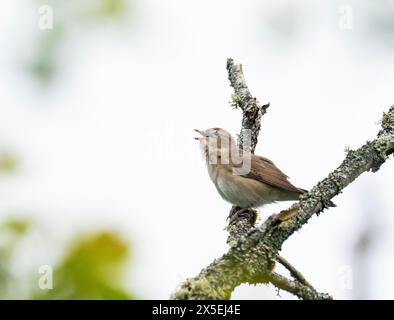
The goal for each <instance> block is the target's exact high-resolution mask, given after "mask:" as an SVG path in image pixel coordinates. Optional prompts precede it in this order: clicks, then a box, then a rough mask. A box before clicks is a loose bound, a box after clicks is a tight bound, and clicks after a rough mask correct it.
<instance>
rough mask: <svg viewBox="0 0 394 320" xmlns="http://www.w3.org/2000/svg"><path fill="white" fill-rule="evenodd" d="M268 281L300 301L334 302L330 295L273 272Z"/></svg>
mask: <svg viewBox="0 0 394 320" xmlns="http://www.w3.org/2000/svg"><path fill="white" fill-rule="evenodd" d="M268 279H269V281H270V282H271V283H272V284H273V285H274V286H275V287H277V288H278V289H282V290H285V291H287V292H290V293H292V294H294V295H295V296H297V297H299V298H300V299H304V300H332V297H331V296H330V295H329V294H327V293H320V292H317V291H316V290H315V289H314V288H313V287H311V286H306V285H305V284H303V283H301V282H299V281H297V280H289V279H287V278H285V277H284V276H282V275H280V274H278V273H276V272H271V273H270V274H269V276H268Z"/></svg>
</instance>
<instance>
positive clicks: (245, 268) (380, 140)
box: [171, 64, 394, 299]
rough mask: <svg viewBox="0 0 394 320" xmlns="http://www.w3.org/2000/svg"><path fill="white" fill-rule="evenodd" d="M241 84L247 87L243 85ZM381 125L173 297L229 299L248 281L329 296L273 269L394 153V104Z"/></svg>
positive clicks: (305, 296)
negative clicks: (297, 239)
mask: <svg viewBox="0 0 394 320" xmlns="http://www.w3.org/2000/svg"><path fill="white" fill-rule="evenodd" d="M230 65H231V64H230ZM241 70H242V69H241ZM236 83H238V82H236ZM240 88H241V89H242V90H245V88H244V87H242V86H240ZM241 89H240V90H241ZM242 92H244V91H242ZM381 126H382V128H381V130H380V131H379V133H378V135H377V137H376V138H375V139H374V140H372V141H368V142H366V143H365V144H364V145H363V146H362V147H360V148H359V149H357V150H355V151H349V152H348V153H347V155H346V158H345V160H344V161H343V162H342V164H341V165H340V166H339V167H338V168H337V169H335V170H334V171H333V172H331V173H330V174H329V175H328V176H327V177H326V178H325V179H323V180H322V181H320V182H318V183H317V184H316V186H314V187H313V188H312V189H311V191H309V192H308V193H306V194H305V195H303V196H301V200H300V201H299V202H298V203H297V204H295V205H293V206H292V207H291V208H290V209H289V210H286V218H283V215H281V214H279V215H272V216H270V217H269V218H268V219H267V220H266V221H265V222H264V223H263V224H262V225H261V226H259V227H257V228H253V229H251V230H249V231H248V232H247V234H246V235H245V236H241V237H239V239H238V240H237V241H236V243H235V244H234V245H232V246H231V247H230V249H229V250H228V252H227V253H226V254H224V255H223V256H222V257H220V258H218V259H216V260H215V261H213V262H212V263H211V264H210V265H209V266H208V267H206V268H204V269H203V270H202V271H201V272H200V274H199V275H197V276H196V277H194V278H190V279H187V280H186V281H185V282H184V283H183V284H181V285H180V287H179V288H178V289H177V290H176V291H175V292H174V293H173V294H172V296H171V298H172V299H229V298H230V297H231V293H232V292H233V290H234V289H235V288H236V287H237V286H239V285H240V284H242V283H252V284H256V283H268V282H271V283H273V284H274V285H275V286H277V287H278V288H281V289H284V290H287V291H289V292H292V293H294V294H296V295H297V296H298V297H299V298H302V299H311V298H313V299H317V298H324V297H325V298H329V296H328V295H325V294H319V293H317V295H316V291H315V290H314V289H313V290H312V289H311V288H310V287H308V286H305V285H303V284H302V283H300V282H299V281H297V280H295V281H291V280H287V281H284V280H283V278H284V277H282V276H279V275H277V274H275V273H273V271H272V270H273V268H274V265H275V263H274V261H275V260H276V258H277V256H278V252H279V251H280V250H281V248H282V245H283V243H284V242H285V241H286V240H287V239H288V238H289V237H290V236H291V235H292V234H293V233H294V232H295V231H296V230H299V229H300V228H301V227H302V226H303V225H304V224H306V223H307V222H308V221H309V219H310V218H311V217H312V216H313V215H314V214H318V213H320V212H322V211H323V210H324V209H325V208H326V207H327V206H329V204H330V200H331V199H332V198H333V197H335V196H336V195H337V194H338V193H340V192H341V191H342V190H343V189H344V188H345V187H346V186H348V185H349V184H350V183H352V182H353V181H354V180H355V179H357V177H359V176H360V175H361V174H362V173H363V172H367V171H372V172H376V171H378V170H379V168H380V166H381V165H382V164H383V163H384V162H385V161H386V160H387V159H388V156H389V155H391V154H392V153H393V152H394V106H392V107H391V108H390V109H389V111H388V112H387V113H385V114H384V115H383V118H382V121H381ZM288 213H291V214H288ZM278 216H279V219H278ZM284 279H286V278H284ZM300 288H301V289H300ZM311 290H312V291H314V293H312V292H311Z"/></svg>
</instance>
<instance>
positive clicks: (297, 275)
mask: <svg viewBox="0 0 394 320" xmlns="http://www.w3.org/2000/svg"><path fill="white" fill-rule="evenodd" d="M276 259H277V260H278V262H279V263H280V264H281V265H282V266H284V267H285V268H286V269H287V270H288V271H289V272H290V275H291V276H292V277H293V278H294V279H296V280H298V281H299V282H300V283H302V284H303V285H305V286H307V287H309V288H312V289H313V286H312V285H311V284H310V283H309V282H308V281H307V280H306V279H305V277H304V276H303V274H302V273H301V272H300V271H298V270H297V269H296V268H295V267H293V266H292V265H291V264H290V262H289V261H287V260H286V259H285V258H283V257H282V256H280V255H277V257H276Z"/></svg>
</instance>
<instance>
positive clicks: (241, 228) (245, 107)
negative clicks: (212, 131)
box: [227, 58, 269, 245]
mask: <svg viewBox="0 0 394 320" xmlns="http://www.w3.org/2000/svg"><path fill="white" fill-rule="evenodd" d="M227 72H228V79H229V80H230V84H231V86H232V87H233V89H234V93H233V95H232V104H233V105H234V106H235V107H236V108H240V109H241V110H242V126H241V132H240V134H239V135H238V145H239V147H240V148H241V149H244V150H247V151H251V152H252V153H254V150H255V149H256V145H257V141H258V137H259V133H260V128H261V117H262V116H263V115H264V114H265V113H266V112H267V109H268V107H269V104H266V105H261V104H260V103H259V102H258V101H257V99H256V98H255V97H253V96H252V94H251V93H250V91H249V88H248V86H247V85H246V82H245V77H244V74H243V71H242V65H241V64H235V63H234V60H233V59H231V58H229V59H227ZM246 140H250V141H248V142H249V143H244V142H246ZM235 209H236V208H235V207H233V209H232V211H234V210H235ZM256 217H257V213H256V212H255V211H254V210H252V209H251V210H244V211H243V213H242V215H238V216H237V218H236V219H230V222H229V224H228V226H227V231H228V233H229V236H228V239H227V243H228V244H229V245H233V244H234V243H235V242H236V241H237V240H238V239H239V238H240V237H242V236H243V235H245V234H246V232H247V231H249V230H250V229H251V228H253V227H254V224H255V222H256Z"/></svg>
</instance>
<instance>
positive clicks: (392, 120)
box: [381, 105, 394, 133]
mask: <svg viewBox="0 0 394 320" xmlns="http://www.w3.org/2000/svg"><path fill="white" fill-rule="evenodd" d="M381 124H382V128H383V130H385V131H390V132H391V133H393V132H394V105H392V106H391V108H390V110H389V111H388V112H385V113H384V114H383V118H382V121H381Z"/></svg>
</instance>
